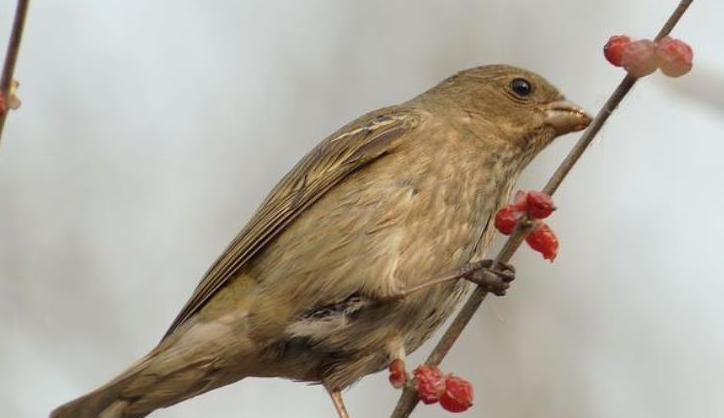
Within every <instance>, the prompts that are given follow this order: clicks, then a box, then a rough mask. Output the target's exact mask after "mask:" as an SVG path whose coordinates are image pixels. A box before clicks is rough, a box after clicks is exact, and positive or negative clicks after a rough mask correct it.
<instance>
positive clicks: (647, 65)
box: [621, 39, 658, 77]
mask: <svg viewBox="0 0 724 418" xmlns="http://www.w3.org/2000/svg"><path fill="white" fill-rule="evenodd" d="M621 65H622V66H623V67H624V68H626V71H628V73H629V74H630V75H632V76H634V77H644V76H647V75H649V74H651V73H653V72H654V71H656V68H657V67H658V65H657V63H656V44H655V43H654V42H653V41H651V40H648V39H641V40H638V41H634V42H631V43H629V44H628V45H626V47H625V48H624V49H623V54H622V55H621Z"/></svg>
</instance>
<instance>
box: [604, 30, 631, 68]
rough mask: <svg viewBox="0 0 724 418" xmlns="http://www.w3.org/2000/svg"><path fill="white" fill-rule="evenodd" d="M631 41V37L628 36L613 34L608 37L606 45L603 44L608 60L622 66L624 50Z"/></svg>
mask: <svg viewBox="0 0 724 418" xmlns="http://www.w3.org/2000/svg"><path fill="white" fill-rule="evenodd" d="M629 43H631V38H629V37H628V36H626V35H613V36H612V37H610V38H609V39H608V42H606V45H604V46H603V55H604V56H605V57H606V59H607V60H608V62H610V63H611V64H613V65H615V66H616V67H620V66H621V65H622V64H621V56H622V55H623V50H624V48H626V45H628V44H629Z"/></svg>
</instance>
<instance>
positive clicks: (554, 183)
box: [391, 0, 694, 418]
mask: <svg viewBox="0 0 724 418" xmlns="http://www.w3.org/2000/svg"><path fill="white" fill-rule="evenodd" d="M693 1H694V0H682V1H681V2H680V3H679V5H678V6H677V7H676V10H674V12H673V13H672V14H671V16H670V17H669V19H668V20H667V21H666V23H665V24H664V26H663V27H662V28H661V30H660V31H659V33H658V34H657V35H656V38H655V40H656V41H658V40H660V39H661V38H663V37H665V36H667V35H668V34H669V33H670V32H671V30H672V29H673V28H674V26H676V24H677V23H678V21H679V19H681V17H682V16H683V15H684V12H685V11H686V9H687V8H688V7H689V6H690V5H691V3H692V2H693ZM636 81H637V78H635V77H632V76H630V75H627V76H626V77H625V78H624V79H623V80H621V83H619V85H618V87H616V90H614V92H613V93H612V94H611V97H609V98H608V100H607V101H606V103H605V104H604V105H603V107H602V108H601V110H599V111H598V114H597V115H596V117H595V118H594V119H593V121H592V122H591V125H590V126H589V127H588V129H587V130H586V132H584V134H583V136H581V138H580V139H579V140H578V142H577V143H576V145H575V146H574V147H573V149H572V150H571V151H570V152H569V153H568V156H566V158H565V159H564V160H563V162H561V164H560V165H559V166H558V168H557V169H556V171H555V173H553V175H552V176H551V178H550V180H548V183H547V184H546V185H545V187H544V188H543V190H542V191H543V192H544V193H547V194H549V195H553V193H555V191H556V190H557V189H558V186H560V185H561V183H562V182H563V180H564V179H565V178H566V176H567V175H568V173H569V172H570V171H571V169H572V168H573V166H574V165H575V164H576V162H577V161H578V159H579V158H581V156H582V155H583V153H584V152H585V151H586V149H587V148H588V146H589V145H590V144H591V142H592V141H593V139H594V138H595V137H596V134H597V133H598V131H599V130H600V129H601V127H602V126H603V124H604V123H605V122H606V120H607V119H608V117H609V116H611V114H612V113H613V111H614V110H615V109H616V107H617V106H618V104H619V103H621V100H623V98H624V97H625V96H626V94H627V93H628V92H629V91H630V90H631V87H633V86H634V84H635V83H636ZM526 224H527V222H525V221H523V222H519V225H518V227H517V228H516V230H515V231H514V232H513V233H512V234H511V236H510V237H509V238H508V240H507V241H506V242H505V245H504V246H503V248H502V249H501V250H500V253H498V256H497V257H496V258H495V261H496V263H495V264H496V266H498V267H499V264H500V263H507V262H509V261H510V259H511V257H512V256H513V254H514V253H515V251H516V250H517V249H518V247H519V246H520V244H521V243H522V242H523V240H524V239H525V232H526V229H527V228H526ZM496 266H493V268H495V267H496ZM485 296H487V291H485V289H484V288H482V287H477V288H476V289H475V290H474V291H473V293H472V295H470V298H468V300H467V302H465V305H463V307H462V309H461V310H460V312H459V313H458V315H457V316H456V317H455V319H454V320H453V322H452V324H450V327H448V329H447V330H446V331H445V334H444V335H443V336H442V338H441V339H440V341H439V342H438V343H437V345H436V346H435V348H434V349H433V350H432V353H431V354H430V356H429V357H428V358H427V361H426V362H425V363H426V364H430V365H438V364H440V362H441V361H442V359H443V358H445V356H446V355H447V353H448V351H450V348H452V346H453V344H454V343H455V341H457V339H458V337H459V336H460V333H461V332H462V331H463V329H464V328H465V326H466V325H467V324H468V322H470V319H471V318H472V317H473V315H474V314H475V312H476V311H477V309H478V307H479V306H480V304H481V303H482V302H483V300H484V299H485ZM418 402H419V400H418V397H417V393H416V391H415V389H414V387H413V386H412V385H407V386H406V387H405V389H404V391H403V392H402V395H401V396H400V399H399V400H398V401H397V406H396V407H395V410H394V411H393V412H392V415H391V418H406V417H409V416H410V414H411V413H412V410H413V409H415V406H416V405H417V403H418Z"/></svg>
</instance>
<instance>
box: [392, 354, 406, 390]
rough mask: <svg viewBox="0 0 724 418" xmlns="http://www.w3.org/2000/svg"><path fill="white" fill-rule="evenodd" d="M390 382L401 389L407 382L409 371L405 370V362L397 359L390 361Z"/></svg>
mask: <svg viewBox="0 0 724 418" xmlns="http://www.w3.org/2000/svg"><path fill="white" fill-rule="evenodd" d="M389 379H390V384H392V387H393V388H395V389H400V388H402V387H404V386H405V383H407V372H406V371H405V362H404V361H402V360H400V359H395V360H393V361H392V363H390V376H389Z"/></svg>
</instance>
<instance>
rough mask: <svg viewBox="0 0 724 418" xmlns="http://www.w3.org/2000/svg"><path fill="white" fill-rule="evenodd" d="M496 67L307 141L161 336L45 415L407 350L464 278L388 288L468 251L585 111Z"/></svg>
mask: <svg viewBox="0 0 724 418" xmlns="http://www.w3.org/2000/svg"><path fill="white" fill-rule="evenodd" d="M562 100H563V96H562V95H561V94H560V93H559V92H558V91H557V90H556V89H555V88H554V87H553V86H551V85H550V84H548V83H547V82H546V81H545V80H544V79H542V78H541V77H539V76H538V75H535V74H533V73H530V72H528V71H525V70H522V69H519V68H514V67H510V66H487V67H477V68H473V69H470V70H466V71H462V72H460V73H458V74H456V75H454V76H452V77H450V78H448V79H446V80H444V81H443V82H442V83H440V84H439V85H437V86H435V87H434V88H432V89H430V90H429V91H427V92H425V93H423V94H421V95H419V96H417V97H416V98H414V99H412V100H410V101H408V102H406V103H403V104H401V105H397V106H392V107H388V108H384V109H380V110H376V111H373V112H371V113H368V114H366V115H364V116H362V117H360V118H358V119H356V120H355V121H353V122H351V123H350V124H348V125H346V126H345V127H343V128H341V129H340V130H339V131H337V132H335V133H334V134H332V135H331V136H329V137H328V138H327V139H325V140H324V141H323V142H322V143H321V144H319V145H318V146H317V147H316V148H315V149H313V150H312V151H311V152H310V153H309V154H308V155H307V156H306V157H305V158H304V159H303V160H302V161H300V162H299V163H298V164H297V165H296V166H295V167H294V169H292V171H290V172H289V174H287V175H286V176H285V177H284V178H283V179H282V180H281V182H280V183H279V184H278V185H277V186H276V187H275V188H274V190H273V191H272V192H271V193H270V194H269V196H268V197H267V199H266V200H265V201H264V203H263V204H262V205H261V207H260V208H259V209H258V210H257V212H256V214H255V215H254V217H253V218H252V219H251V221H249V223H248V224H247V226H246V227H245V228H244V229H243V230H242V231H241V233H240V234H239V235H238V236H237V238H236V239H235V240H234V241H233V242H232V243H231V245H230V246H229V247H228V248H227V249H226V251H224V253H223V254H222V255H221V257H220V258H219V259H218V260H217V261H216V262H215V263H214V265H213V266H212V267H211V268H210V269H209V271H208V272H207V273H206V275H205V276H204V278H203V279H202V281H201V283H200V284H199V285H198V287H197V288H196V290H195V291H194V293H193V295H192V296H191V298H190V299H189V301H188V302H187V303H186V305H185V306H184V308H183V309H182V311H181V313H179V315H178V317H177V318H176V320H175V321H174V322H173V324H172V325H171V327H170V329H169V330H168V332H167V334H166V335H165V337H164V339H163V340H162V341H161V342H160V343H159V345H158V346H157V347H156V348H154V349H153V350H152V351H151V352H150V353H149V354H148V355H147V356H146V357H144V358H143V359H141V360H140V361H139V362H137V363H136V364H134V365H133V366H131V367H130V368H129V369H128V370H127V371H126V372H124V373H123V374H121V375H120V376H119V377H117V378H115V379H114V380H112V381H111V382H109V383H108V384H106V385H105V386H103V387H101V388H99V389H97V390H95V391H94V392H91V393H90V394H88V395H86V396H84V397H81V398H79V399H77V400H75V401H72V402H70V403H68V404H66V405H63V406H61V407H59V408H58V409H56V410H55V411H54V412H53V413H52V414H51V416H52V417H54V418H96V417H100V418H130V417H134V418H135V417H143V416H145V415H147V414H149V413H150V412H152V411H153V410H155V409H157V408H162V407H166V406H169V405H172V404H175V403H177V402H180V401H182V400H184V399H188V398H190V397H193V396H196V395H198V394H201V393H203V392H206V391H208V390H211V389H214V388H217V387H220V386H224V385H227V384H229V383H233V382H235V381H238V380H240V379H242V378H244V377H248V376H278V377H284V378H288V379H295V380H302V381H307V382H315V383H322V384H323V385H324V386H325V387H326V388H327V389H328V390H330V392H332V393H335V394H337V395H338V393H339V391H340V390H341V389H344V388H345V387H347V386H349V385H350V384H352V383H353V382H355V381H356V380H358V379H360V378H362V377H363V376H365V375H367V374H370V373H373V372H376V371H379V370H381V369H383V368H385V367H386V366H387V365H388V364H389V363H390V361H391V360H392V359H395V358H404V356H405V355H406V354H407V353H410V352H412V351H413V350H415V349H417V348H418V347H419V346H420V345H421V344H422V343H423V342H424V341H425V339H427V338H428V337H429V335H430V334H431V333H432V332H433V331H434V330H435V329H436V328H437V327H438V326H439V325H440V324H441V323H442V322H443V321H444V320H445V318H446V317H447V316H448V315H449V314H450V312H451V311H452V309H453V308H454V306H455V304H456V303H457V302H458V300H459V299H460V297H461V296H462V295H463V294H464V292H465V290H466V288H467V284H466V283H467V282H465V281H464V280H461V281H458V282H452V283H449V284H443V285H438V286H433V287H430V288H428V289H425V290H422V291H419V292H416V293H414V294H413V295H410V296H409V297H405V298H402V299H400V300H391V299H390V297H391V296H394V295H395V294H397V293H399V292H401V291H403V290H404V289H406V288H409V287H411V286H414V285H416V284H420V283H422V282H424V281H426V280H429V279H430V278H432V277H433V276H435V275H436V274H440V273H443V272H447V271H450V270H452V269H455V268H459V267H461V266H463V265H465V264H466V263H468V262H470V261H471V260H478V259H481V258H482V257H483V255H484V253H485V251H486V249H487V247H488V244H489V242H490V240H491V238H492V235H493V228H492V227H491V219H492V217H493V215H494V213H495V211H496V209H497V208H498V207H499V206H500V205H501V204H502V203H503V202H505V201H507V199H508V197H509V195H510V192H511V189H512V187H513V185H514V183H515V181H516V179H517V177H518V175H519V173H520V172H521V170H522V169H523V168H524V167H525V166H526V165H527V164H528V163H529V162H530V160H531V159H532V158H533V157H534V156H535V155H536V154H537V153H538V152H539V151H540V150H542V149H543V148H544V147H545V146H546V145H547V144H549V143H550V142H551V141H552V140H553V139H554V138H555V137H556V136H558V135H561V134H565V133H567V132H571V131H574V130H578V129H581V128H583V127H585V126H586V125H587V124H588V121H589V119H588V116H586V115H585V113H584V112H583V111H581V110H580V109H579V108H578V107H576V106H574V105H572V104H570V103H568V102H564V101H562Z"/></svg>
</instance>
